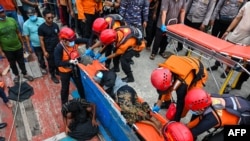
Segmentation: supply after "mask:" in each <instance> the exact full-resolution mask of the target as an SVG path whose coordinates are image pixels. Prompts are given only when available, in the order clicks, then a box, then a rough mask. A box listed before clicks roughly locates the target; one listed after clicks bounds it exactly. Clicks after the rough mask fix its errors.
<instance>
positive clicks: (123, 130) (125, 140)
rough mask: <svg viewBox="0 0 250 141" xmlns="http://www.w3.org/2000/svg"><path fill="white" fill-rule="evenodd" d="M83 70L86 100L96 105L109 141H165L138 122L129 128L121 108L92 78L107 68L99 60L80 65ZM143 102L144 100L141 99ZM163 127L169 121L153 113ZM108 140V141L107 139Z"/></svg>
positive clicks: (150, 128) (99, 118)
mask: <svg viewBox="0 0 250 141" xmlns="http://www.w3.org/2000/svg"><path fill="white" fill-rule="evenodd" d="M78 66H79V67H80V69H81V78H82V81H83V85H84V88H85V96H86V99H87V100H88V101H90V102H93V103H95V104H96V116H97V119H98V120H99V121H100V123H101V125H102V127H103V128H104V129H105V132H106V133H107V135H109V137H108V138H109V139H108V140H116V141H137V140H157V141H164V137H163V136H160V135H159V134H158V132H157V131H156V130H155V129H154V128H153V127H152V126H150V125H147V124H144V123H141V122H138V123H135V124H134V125H133V127H132V128H131V127H129V126H128V125H127V123H126V120H125V119H124V117H123V116H122V115H121V113H120V107H119V106H118V105H117V104H116V103H115V102H114V101H113V99H112V98H111V97H110V96H109V95H108V94H107V93H106V92H105V91H104V90H103V89H102V87H100V86H99V84H97V83H96V82H95V81H94V80H93V79H92V78H93V77H94V76H95V74H96V72H97V71H98V70H105V69H106V68H105V67H104V66H103V65H102V64H101V63H100V62H99V61H97V60H93V62H92V64H88V65H86V66H85V65H83V64H78ZM140 100H141V101H143V100H142V99H140ZM151 115H152V116H154V117H155V118H156V119H157V120H158V121H160V123H161V124H162V125H165V124H166V123H167V120H166V119H165V118H163V117H162V116H161V115H160V114H158V113H153V112H151ZM105 140H106V139H105Z"/></svg>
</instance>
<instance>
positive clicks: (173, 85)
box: [151, 55, 208, 121]
mask: <svg viewBox="0 0 250 141" xmlns="http://www.w3.org/2000/svg"><path fill="white" fill-rule="evenodd" d="M207 77H208V75H207V71H206V69H204V67H203V64H202V63H201V62H200V61H199V59H198V58H195V57H186V56H177V55H170V56H169V58H168V59H167V60H166V61H165V62H164V63H160V64H159V68H157V69H155V70H153V72H152V73H151V83H152V85H153V86H154V87H155V88H156V89H157V93H158V94H159V97H158V101H157V103H156V104H155V106H154V107H153V111H155V112H159V110H160V107H161V105H162V103H163V102H164V103H166V102H169V103H170V101H171V97H172V95H171V93H172V92H173V91H176V95H177V103H176V113H175V115H174V117H173V119H170V120H174V121H180V119H181V117H182V116H184V115H186V113H187V110H184V100H185V96H186V93H187V90H188V89H190V88H193V87H198V88H201V87H203V85H204V84H205V82H206V81H207Z"/></svg>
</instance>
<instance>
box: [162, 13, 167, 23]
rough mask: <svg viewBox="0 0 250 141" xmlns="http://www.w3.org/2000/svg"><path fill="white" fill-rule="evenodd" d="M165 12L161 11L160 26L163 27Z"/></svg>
mask: <svg viewBox="0 0 250 141" xmlns="http://www.w3.org/2000/svg"><path fill="white" fill-rule="evenodd" d="M166 15H167V11H161V25H165V21H166Z"/></svg>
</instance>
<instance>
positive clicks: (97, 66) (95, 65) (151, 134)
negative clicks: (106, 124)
mask: <svg viewBox="0 0 250 141" xmlns="http://www.w3.org/2000/svg"><path fill="white" fill-rule="evenodd" d="M78 66H79V67H80V69H81V70H83V71H84V72H85V73H86V74H88V77H89V78H91V80H92V81H93V83H95V85H96V86H97V87H98V88H99V90H100V91H101V92H102V94H104V95H105V97H109V98H108V99H109V101H110V102H111V104H112V105H113V106H114V107H115V108H116V109H117V110H118V111H120V110H121V109H120V107H119V106H118V105H117V104H116V103H115V102H114V101H113V100H112V98H111V97H110V96H109V95H108V94H107V93H106V92H105V91H104V90H103V89H102V88H101V87H100V86H99V84H97V83H96V82H95V81H94V80H93V79H92V78H93V77H94V76H95V74H96V72H97V71H98V70H106V68H105V67H104V66H103V65H102V64H101V63H100V62H99V61H97V60H93V62H92V64H88V65H87V66H85V65H82V64H79V65H78ZM139 100H140V101H143V99H142V98H139ZM151 116H153V117H155V119H157V120H158V121H159V122H160V123H161V124H162V126H164V125H165V124H166V123H167V122H168V120H166V119H165V118H163V117H162V116H161V115H160V114H158V113H154V112H151ZM100 117H101V116H100ZM113 124H115V123H113ZM117 124H119V123H117ZM125 124H126V123H125ZM133 128H134V129H135V131H136V133H137V135H138V137H139V138H143V140H157V141H164V137H163V136H162V135H159V134H158V132H157V131H156V130H155V128H154V127H153V126H151V125H148V124H145V123H142V122H137V123H135V124H134V125H133Z"/></svg>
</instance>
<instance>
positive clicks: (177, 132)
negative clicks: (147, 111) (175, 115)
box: [162, 121, 194, 141]
mask: <svg viewBox="0 0 250 141" xmlns="http://www.w3.org/2000/svg"><path fill="white" fill-rule="evenodd" d="M162 133H163V137H164V139H165V141H194V139H193V136H192V133H191V131H190V130H189V129H188V128H187V126H186V125H184V124H183V123H181V122H175V121H169V122H168V123H166V124H165V125H164V127H163V129H162Z"/></svg>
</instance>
